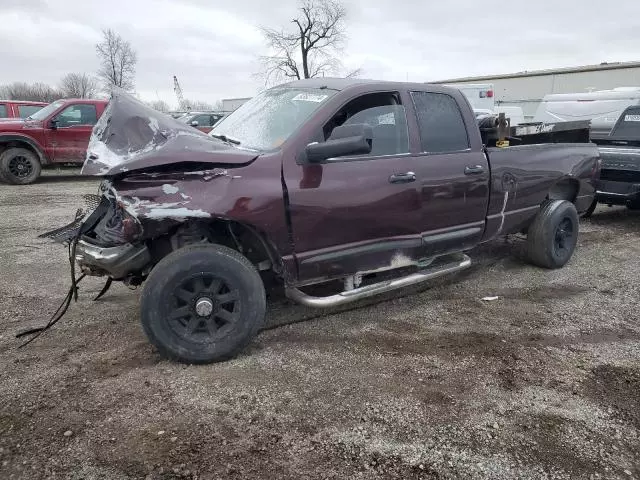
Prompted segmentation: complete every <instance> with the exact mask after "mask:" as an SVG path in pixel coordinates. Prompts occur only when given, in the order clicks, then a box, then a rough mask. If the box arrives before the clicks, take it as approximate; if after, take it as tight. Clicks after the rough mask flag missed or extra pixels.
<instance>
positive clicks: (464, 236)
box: [44, 78, 598, 363]
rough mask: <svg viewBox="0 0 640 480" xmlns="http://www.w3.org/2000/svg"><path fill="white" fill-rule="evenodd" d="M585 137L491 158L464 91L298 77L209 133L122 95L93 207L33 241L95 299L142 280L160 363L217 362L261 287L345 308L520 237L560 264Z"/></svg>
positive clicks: (246, 326) (94, 144)
mask: <svg viewBox="0 0 640 480" xmlns="http://www.w3.org/2000/svg"><path fill="white" fill-rule="evenodd" d="M485 126H486V122H485ZM518 128H519V127H518ZM545 128H546V127H545ZM545 128H541V127H540V126H538V127H536V129H537V130H536V132H537V133H538V134H540V133H541V132H545V131H547V130H545ZM587 128H588V126H587ZM484 130H485V131H486V129H484ZM585 132H587V133H586V134H585V135H584V137H585V138H586V140H585V143H567V144H560V143H558V144H533V145H519V146H510V147H507V148H495V147H493V148H486V147H485V145H484V144H483V138H482V136H481V132H480V129H479V127H478V125H477V123H476V119H475V116H474V114H473V111H472V109H471V106H470V105H469V104H468V102H467V100H466V99H465V97H464V96H463V95H462V93H460V92H459V91H458V90H455V89H450V88H446V87H440V86H433V85H427V84H411V83H392V82H375V81H365V80H347V79H325V78H323V79H310V80H301V81H296V82H293V83H289V84H286V85H282V86H279V87H275V88H272V89H270V90H267V91H265V92H263V93H261V94H260V95H257V96H256V97H254V98H253V99H251V100H250V101H248V102H247V103H245V104H244V105H243V106H241V107H240V108H239V109H237V110H236V111H235V112H233V113H232V114H230V115H229V116H228V117H226V118H225V119H223V120H222V121H220V122H219V123H218V124H216V125H215V127H214V128H213V130H212V131H211V132H210V133H209V134H208V135H205V134H202V133H200V132H198V131H197V130H195V129H193V128H192V127H190V126H188V125H185V124H182V123H180V122H177V121H176V120H174V119H171V118H169V117H167V116H164V115H162V114H159V113H158V112H155V111H154V110H151V109H150V108H147V107H145V106H144V105H142V104H141V103H139V102H138V101H136V100H135V99H133V98H131V97H129V96H127V95H123V94H118V95H116V96H114V97H113V98H112V99H111V101H110V103H109V105H108V106H107V108H106V110H105V113H104V114H103V116H102V117H101V119H100V120H99V122H98V124H97V125H96V127H95V129H94V132H93V136H92V140H91V142H90V145H89V149H88V152H87V155H88V156H87V160H86V162H85V164H84V166H83V173H84V174H86V175H98V176H103V177H106V179H105V180H104V181H103V182H102V184H101V186H100V191H99V195H97V196H95V198H94V199H93V201H94V205H93V206H92V207H91V208H89V209H88V210H87V211H86V212H82V210H80V211H79V212H78V214H77V216H76V220H75V221H74V222H72V223H71V224H69V225H67V226H66V227H63V228H61V229H58V230H55V231H53V232H49V233H47V234H44V236H47V237H49V238H53V239H55V240H57V241H60V242H63V243H67V244H68V245H69V247H70V252H71V253H70V259H71V265H72V275H73V271H74V269H76V268H78V267H79V270H80V271H81V272H82V273H83V274H89V275H99V276H105V277H107V278H108V281H107V284H106V285H105V291H106V288H108V285H109V284H110V282H111V280H112V279H113V280H119V281H123V282H125V283H126V284H128V285H138V284H141V283H142V282H143V281H144V282H145V285H144V290H143V293H142V299H141V318H142V324H143V327H144V330H145V332H146V334H147V335H148V337H149V339H150V340H151V342H152V343H153V344H154V345H156V346H157V348H158V349H159V351H160V352H161V353H162V354H163V355H165V356H168V357H170V358H174V359H177V360H179V361H183V362H190V363H202V362H210V361H217V360H222V359H226V358H229V357H231V356H233V355H235V354H236V353H238V352H239V351H240V350H241V349H242V348H243V347H244V346H245V345H247V343H248V342H249V341H250V340H251V338H252V337H253V336H254V335H255V334H256V333H257V332H258V330H259V329H260V328H261V326H262V324H263V319H264V315H265V308H266V303H265V284H267V283H268V285H271V284H272V283H271V282H277V283H279V284H280V285H283V286H284V290H285V292H286V295H287V296H288V297H289V298H290V299H292V300H294V301H296V302H299V303H301V304H304V305H308V306H313V307H331V306H336V305H342V304H344V303H347V302H352V301H355V300H358V299H361V298H364V297H368V296H371V295H375V294H378V293H382V292H386V291H389V290H392V289H395V288H399V287H402V286H406V285H412V284H416V283H419V282H423V281H425V280H429V279H432V278H435V277H437V276H440V275H444V274H448V273H453V272H457V271H460V270H462V269H464V268H466V267H468V266H469V265H470V262H471V261H470V259H469V258H468V257H467V256H466V255H465V254H464V253H463V252H464V251H466V250H469V249H470V248H472V247H474V246H476V245H478V244H479V243H482V242H487V241H489V240H491V239H493V238H495V237H497V236H499V235H506V234H510V233H519V232H526V233H527V234H528V240H527V241H528V256H529V259H530V261H531V262H532V263H533V264H535V265H538V266H541V267H545V268H559V267H562V266H563V265H564V264H565V263H566V262H567V261H568V260H569V259H570V257H571V255H572V253H573V251H574V248H575V246H576V242H577V235H578V214H579V213H582V212H584V211H585V210H586V209H587V208H588V207H589V205H590V204H591V202H592V200H593V196H594V192H595V189H594V179H595V177H597V174H598V172H597V165H598V150H597V148H596V146H595V145H593V144H590V143H588V130H587V129H585ZM487 138H488V137H487ZM572 138H573V137H572ZM509 141H510V142H511V144H512V145H513V144H514V143H526V138H524V137H522V138H520V139H518V138H511V139H510V140H509ZM487 143H491V142H490V141H487ZM500 144H501V145H504V143H502V142H501V143H500ZM96 206H97V208H96ZM76 265H77V266H76ZM73 282H74V287H72V290H70V292H69V295H68V297H67V300H68V301H70V298H71V295H72V293H73V290H74V288H75V282H76V280H75V279H74V280H73ZM316 284H326V285H323V286H321V287H318V286H315V285H316ZM331 285H337V288H336V289H335V291H331V290H330V289H331V288H332V287H331ZM327 289H329V290H330V291H327ZM319 290H321V291H323V295H320V294H319ZM68 301H67V304H68ZM54 320H57V318H56V319H54Z"/></svg>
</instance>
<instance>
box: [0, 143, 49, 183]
mask: <svg viewBox="0 0 640 480" xmlns="http://www.w3.org/2000/svg"><path fill="white" fill-rule="evenodd" d="M41 170H42V167H41V165H40V160H38V156H37V155H36V154H35V153H34V152H32V151H31V150H27V149H26V148H8V149H7V150H5V151H4V152H2V154H1V155H0V179H2V180H3V181H5V182H7V183H10V184H12V185H28V184H30V183H33V182H35V181H36V180H37V179H38V177H39V176H40V171H41Z"/></svg>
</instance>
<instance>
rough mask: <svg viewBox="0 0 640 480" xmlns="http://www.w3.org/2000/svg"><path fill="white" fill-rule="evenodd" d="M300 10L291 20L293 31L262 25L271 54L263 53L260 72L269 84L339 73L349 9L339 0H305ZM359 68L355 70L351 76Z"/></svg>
mask: <svg viewBox="0 0 640 480" xmlns="http://www.w3.org/2000/svg"><path fill="white" fill-rule="evenodd" d="M299 12H300V14H299V15H298V16H297V17H296V18H294V19H292V20H291V23H292V24H293V25H295V27H294V28H295V30H294V31H293V32H290V31H286V30H275V29H272V28H266V27H262V28H261V31H262V34H263V36H264V38H265V40H266V42H267V44H268V45H269V48H270V50H271V54H270V55H267V56H263V57H260V62H261V64H262V70H261V72H260V73H259V74H258V76H260V77H262V78H263V79H264V81H265V83H266V84H270V83H275V82H279V81H282V80H287V79H301V78H311V77H317V76H321V75H339V74H340V72H341V71H342V70H343V66H342V63H341V62H340V60H339V57H340V55H341V53H342V51H343V48H344V43H345V41H346V34H345V24H344V21H345V18H346V15H347V11H346V9H345V7H344V6H343V5H342V4H341V3H340V1H339V0H301V3H300V4H299ZM357 73H359V70H358V72H355V71H354V72H351V74H350V76H355V75H357Z"/></svg>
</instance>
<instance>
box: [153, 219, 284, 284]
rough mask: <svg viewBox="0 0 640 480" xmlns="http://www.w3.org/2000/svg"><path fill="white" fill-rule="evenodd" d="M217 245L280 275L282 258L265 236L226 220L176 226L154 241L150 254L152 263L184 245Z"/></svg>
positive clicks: (250, 228)
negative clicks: (152, 258) (238, 253)
mask: <svg viewBox="0 0 640 480" xmlns="http://www.w3.org/2000/svg"><path fill="white" fill-rule="evenodd" d="M198 243H216V244H218V245H224V246H226V247H229V248H232V249H234V250H237V251H238V252H240V253H241V254H242V255H244V256H245V257H246V258H247V259H248V260H249V261H250V262H251V263H253V264H254V265H255V266H256V268H257V269H258V270H260V271H266V270H271V271H273V272H274V273H275V274H277V275H280V274H281V273H282V268H283V264H282V259H281V258H280V256H279V254H278V253H277V250H276V249H275V247H273V246H272V245H271V244H270V242H269V240H268V238H267V237H266V235H264V234H262V233H261V232H259V231H258V230H256V229H255V228H253V227H252V226H250V225H246V224H243V223H240V222H236V221H233V220H226V219H215V220H213V221H199V220H198V221H196V220H191V221H187V222H185V223H183V224H182V225H180V226H178V227H177V228H175V229H174V230H172V232H170V233H169V235H166V236H164V237H160V238H157V239H155V240H154V241H153V242H152V251H153V254H152V255H153V257H154V259H155V261H159V260H160V259H161V258H162V257H164V256H165V255H167V254H169V253H170V252H172V251H175V250H178V249H180V248H182V247H184V246H186V245H193V244H198Z"/></svg>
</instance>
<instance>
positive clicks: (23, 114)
mask: <svg viewBox="0 0 640 480" xmlns="http://www.w3.org/2000/svg"><path fill="white" fill-rule="evenodd" d="M40 109H42V107H40V106H38V105H18V115H19V116H20V118H27V117H30V116H31V115H33V114H34V113H36V112H37V111H38V110H40Z"/></svg>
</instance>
